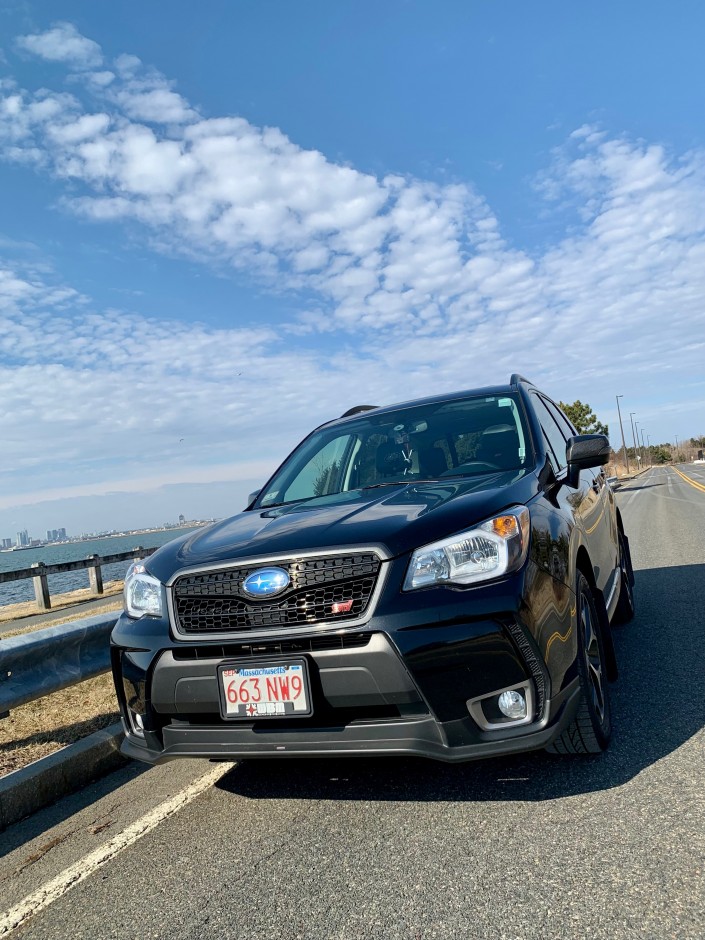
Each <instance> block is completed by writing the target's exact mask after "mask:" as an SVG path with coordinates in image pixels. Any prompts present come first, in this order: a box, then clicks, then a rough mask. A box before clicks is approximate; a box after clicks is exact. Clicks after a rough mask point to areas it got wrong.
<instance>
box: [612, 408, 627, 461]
mask: <svg viewBox="0 0 705 940" xmlns="http://www.w3.org/2000/svg"><path fill="white" fill-rule="evenodd" d="M615 398H616V399H617V414H618V415H619V430H620V431H621V432H622V450H623V451H624V466H625V467H626V468H627V473H629V459H628V457H627V445H626V444H625V443H624V428H623V427H622V412H621V411H620V410H619V399H620V398H624V395H615Z"/></svg>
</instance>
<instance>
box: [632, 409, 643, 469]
mask: <svg viewBox="0 0 705 940" xmlns="http://www.w3.org/2000/svg"><path fill="white" fill-rule="evenodd" d="M634 427H635V428H636V445H637V447H638V448H639V469H640V470H643V469H644V451H643V450H642V447H641V437H640V436H639V422H638V421H635V422H634Z"/></svg>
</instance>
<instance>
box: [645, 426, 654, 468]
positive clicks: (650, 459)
mask: <svg viewBox="0 0 705 940" xmlns="http://www.w3.org/2000/svg"><path fill="white" fill-rule="evenodd" d="M646 443H647V444H648V445H649V466H650V467H653V465H654V456H653V454H652V453H651V435H650V434H647V435H646Z"/></svg>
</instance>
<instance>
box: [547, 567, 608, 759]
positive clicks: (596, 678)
mask: <svg viewBox="0 0 705 940" xmlns="http://www.w3.org/2000/svg"><path fill="white" fill-rule="evenodd" d="M576 602H577V619H578V677H579V680H580V691H581V693H582V694H581V701H580V705H579V706H578V711H577V712H576V715H575V718H574V719H573V721H572V722H571V724H570V725H569V726H568V727H567V728H566V729H565V731H563V733H562V734H561V735H560V736H559V737H558V738H556V740H555V741H553V743H552V744H550V745H549V746H548V748H547V750H548V751H550V752H551V753H552V754H599V753H600V752H601V751H604V750H605V749H606V748H607V745H608V744H609V740H610V736H611V734H612V717H611V712H610V700H609V691H608V687H607V671H606V668H605V647H604V643H603V641H602V631H601V629H600V620H599V616H598V613H597V608H596V606H595V599H594V597H593V594H592V590H591V589H590V585H589V584H588V582H587V580H586V579H585V576H584V575H583V574H581V573H578V583H577V587H576Z"/></svg>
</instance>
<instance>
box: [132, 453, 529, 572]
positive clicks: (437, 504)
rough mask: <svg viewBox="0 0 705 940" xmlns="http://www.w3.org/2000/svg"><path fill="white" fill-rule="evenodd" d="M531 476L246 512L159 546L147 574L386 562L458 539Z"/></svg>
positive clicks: (517, 494)
mask: <svg viewBox="0 0 705 940" xmlns="http://www.w3.org/2000/svg"><path fill="white" fill-rule="evenodd" d="M537 487H538V483H537V479H536V475H535V474H534V473H527V472H526V471H511V472H503V473H494V474H488V475H484V476H481V477H473V478H470V479H464V480H448V481H443V482H437V483H415V484H414V483H411V484H399V485H390V486H385V487H380V488H379V489H369V490H362V491H360V490H355V491H353V492H351V493H337V494H335V495H334V496H322V497H318V498H316V499H311V500H308V501H306V502H301V503H293V504H289V505H286V506H279V507H275V508H272V509H262V510H250V511H245V512H241V513H239V514H238V515H237V516H233V517H232V518H230V519H225V520H223V521H222V522H219V523H216V524H215V525H212V526H209V527H208V528H207V529H199V530H198V531H197V532H194V533H190V534H189V535H186V536H184V537H182V538H180V539H175V540H174V541H173V542H168V543H167V544H166V545H164V546H162V547H161V548H160V549H159V550H158V551H157V552H155V554H154V555H152V556H151V557H150V558H149V559H148V560H147V563H146V564H147V568H148V569H149V571H151V573H152V574H153V575H154V576H155V577H157V578H159V579H160V580H162V581H166V580H168V579H169V578H170V577H171V576H172V575H173V574H174V573H175V572H176V571H178V570H180V569H181V568H185V567H191V566H194V565H211V564H218V563H222V562H226V561H230V560H237V559H240V558H254V557H258V556H269V555H281V556H285V555H296V554H298V553H301V552H312V551H313V552H315V551H317V550H321V551H325V550H330V549H334V548H348V547H351V548H352V547H363V546H372V545H382V546H383V547H384V548H385V549H386V550H387V552H388V553H389V555H391V556H395V555H401V554H403V553H405V552H408V551H411V550H413V549H415V548H418V547H419V546H421V545H425V544H427V543H428V542H433V541H435V540H437V539H441V538H444V537H445V536H447V535H452V534H453V533H454V532H459V531H461V530H462V529H465V528H467V527H469V526H471V525H473V524H474V523H477V522H481V521H482V520H483V519H487V518H488V517H489V516H492V515H494V514H496V513H498V512H501V511H502V510H503V509H506V508H508V507H509V506H513V505H515V504H517V503H526V502H528V501H529V500H530V499H531V498H532V496H534V495H535V494H536V492H537Z"/></svg>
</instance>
